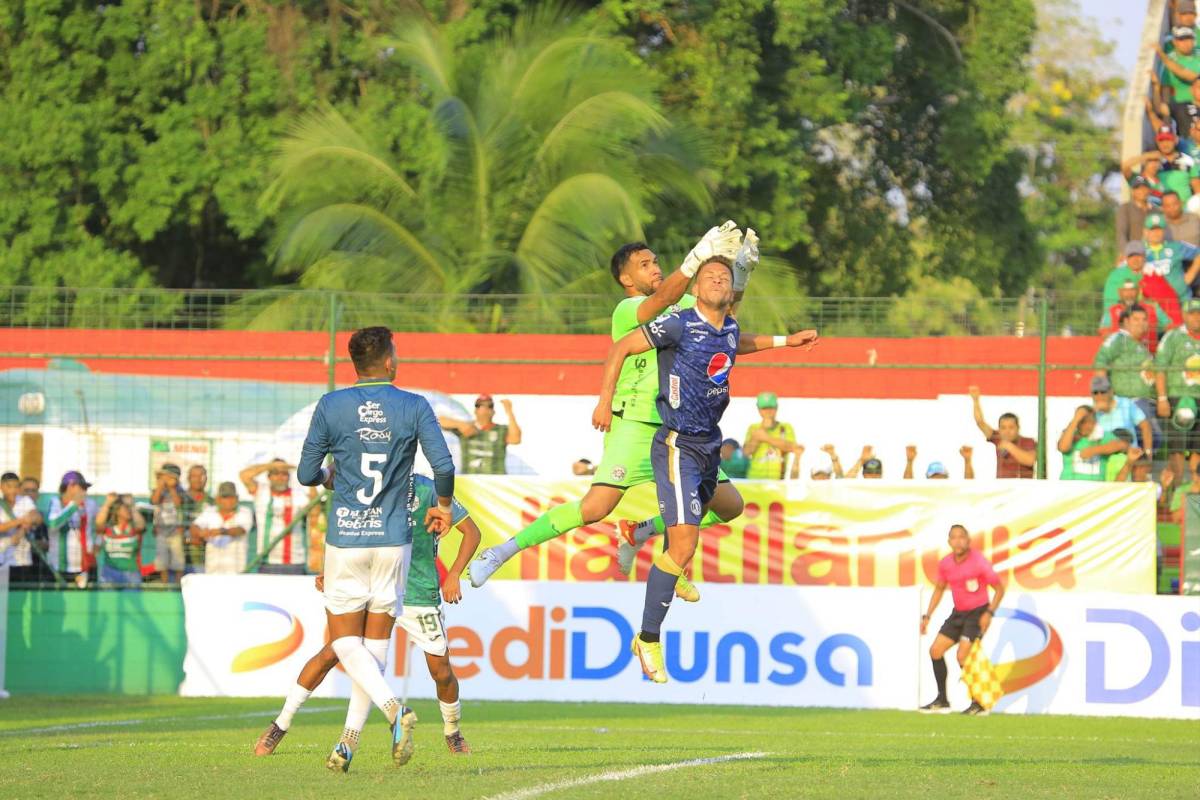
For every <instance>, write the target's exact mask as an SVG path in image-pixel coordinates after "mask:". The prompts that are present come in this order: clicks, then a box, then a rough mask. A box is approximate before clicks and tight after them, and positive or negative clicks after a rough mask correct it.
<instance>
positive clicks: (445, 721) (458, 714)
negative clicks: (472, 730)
mask: <svg viewBox="0 0 1200 800" xmlns="http://www.w3.org/2000/svg"><path fill="white" fill-rule="evenodd" d="M438 707H439V708H441V709H442V733H444V734H446V735H447V736H450V735H452V734H455V733H458V721H459V719H461V718H462V703H460V702H459V701H458V700H455V701H454V702H453V703H443V702H442V701H441V700H439V701H438Z"/></svg>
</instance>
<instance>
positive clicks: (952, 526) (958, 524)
mask: <svg viewBox="0 0 1200 800" xmlns="http://www.w3.org/2000/svg"><path fill="white" fill-rule="evenodd" d="M955 528H958V529H959V530H961V531H962V532H963V533H965V534H966V535H967V536H970V535H971V532H970V531H968V530H967V526H966V525H963V524H962V523H961V522H956V523H954V524H953V525H951V526H950V531H949V532H950V533H954V529H955Z"/></svg>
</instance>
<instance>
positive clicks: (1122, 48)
mask: <svg viewBox="0 0 1200 800" xmlns="http://www.w3.org/2000/svg"><path fill="white" fill-rule="evenodd" d="M1148 5H1149V1H1148V0H1079V6H1080V8H1081V9H1082V10H1083V12H1084V13H1085V14H1087V15H1088V16H1090V17H1092V18H1093V19H1095V20H1096V22H1097V23H1099V25H1100V29H1101V30H1103V31H1106V32H1107V33H1108V36H1109V38H1111V39H1113V40H1114V41H1116V43H1117V58H1118V59H1119V60H1120V62H1121V74H1122V76H1124V77H1125V79H1126V80H1128V79H1129V74H1130V73H1131V72H1132V71H1133V64H1134V62H1135V61H1136V60H1137V50H1138V44H1139V43H1140V42H1141V39H1142V25H1143V24H1144V23H1145V19H1146V7H1147V6H1148Z"/></svg>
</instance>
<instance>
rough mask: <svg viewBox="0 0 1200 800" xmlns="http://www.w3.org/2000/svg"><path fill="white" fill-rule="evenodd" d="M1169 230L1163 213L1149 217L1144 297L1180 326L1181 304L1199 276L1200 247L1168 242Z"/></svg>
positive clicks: (1146, 232)
mask: <svg viewBox="0 0 1200 800" xmlns="http://www.w3.org/2000/svg"><path fill="white" fill-rule="evenodd" d="M1166 227H1167V221H1166V218H1165V217H1163V215H1162V214H1161V213H1159V212H1157V211H1156V212H1154V213H1153V214H1147V215H1146V228H1145V230H1143V231H1142V239H1143V241H1144V242H1145V245H1146V263H1145V265H1144V266H1143V267H1142V281H1141V287H1142V294H1143V295H1145V296H1146V297H1149V298H1150V299H1151V300H1154V301H1155V302H1157V303H1158V305H1159V306H1160V307H1161V308H1162V310H1163V311H1165V312H1166V314H1167V316H1168V317H1170V319H1171V323H1172V324H1173V325H1181V324H1183V317H1182V314H1181V312H1180V310H1179V303H1180V301H1182V300H1184V299H1186V298H1187V297H1189V296H1190V294H1191V289H1190V288H1189V286H1190V284H1191V283H1192V282H1193V281H1195V280H1196V277H1197V275H1198V274H1200V260H1197V259H1196V256H1198V255H1200V248H1197V247H1196V246H1195V245H1192V244H1188V243H1187V242H1176V241H1173V240H1171V239H1168V238H1167V236H1166V234H1167V231H1166ZM1185 264H1186V265H1187V266H1186V267H1185V266H1184V265H1185Z"/></svg>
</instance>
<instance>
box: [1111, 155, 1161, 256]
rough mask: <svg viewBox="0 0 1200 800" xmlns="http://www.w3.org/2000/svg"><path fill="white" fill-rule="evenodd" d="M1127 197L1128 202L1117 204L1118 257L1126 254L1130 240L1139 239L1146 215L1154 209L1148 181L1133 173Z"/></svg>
mask: <svg viewBox="0 0 1200 800" xmlns="http://www.w3.org/2000/svg"><path fill="white" fill-rule="evenodd" d="M1129 198H1130V199H1129V201H1128V202H1125V203H1121V205H1119V206H1117V254H1118V256H1117V257H1118V258H1124V257H1125V256H1127V255H1128V253H1127V252H1126V250H1125V248H1126V246H1127V245H1128V244H1129V243H1130V242H1133V241H1141V238H1142V229H1143V228H1144V227H1145V222H1146V215H1147V214H1149V213H1150V212H1151V211H1153V210H1154V207H1153V206H1152V205H1150V181H1148V180H1146V179H1145V178H1143V177H1142V176H1141V175H1134V176H1133V178H1132V179H1131V180H1130V181H1129ZM1118 263H1120V262H1118Z"/></svg>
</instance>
